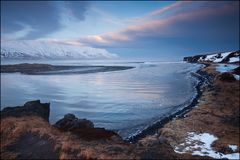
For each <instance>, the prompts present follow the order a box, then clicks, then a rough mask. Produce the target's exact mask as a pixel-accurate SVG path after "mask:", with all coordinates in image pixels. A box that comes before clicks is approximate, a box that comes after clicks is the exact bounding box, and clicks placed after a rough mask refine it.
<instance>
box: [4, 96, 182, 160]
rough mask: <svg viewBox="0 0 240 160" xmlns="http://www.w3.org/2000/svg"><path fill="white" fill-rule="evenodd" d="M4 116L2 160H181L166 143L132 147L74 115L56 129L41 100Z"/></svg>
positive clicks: (8, 110)
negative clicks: (174, 159)
mask: <svg viewBox="0 0 240 160" xmlns="http://www.w3.org/2000/svg"><path fill="white" fill-rule="evenodd" d="M1 115H2V117H1V153H0V154H1V155H0V156H1V159H161V158H162V159H166V158H170V159H171V158H179V156H178V154H176V153H174V151H173V150H172V147H171V146H170V145H169V144H168V143H166V141H165V142H164V141H158V140H157V141H154V142H153V139H148V140H145V141H139V142H137V143H135V144H131V143H128V142H125V141H123V140H122V139H121V137H120V136H118V134H117V133H115V132H113V131H110V130H106V129H104V128H94V124H93V123H92V122H91V121H89V120H86V119H79V118H77V117H76V116H75V115H73V114H67V115H65V116H64V117H63V118H62V119H61V120H59V121H58V122H57V123H56V124H55V125H53V126H52V125H51V124H49V122H48V121H47V120H48V118H49V117H47V115H48V116H49V104H48V103H47V104H44V103H41V102H40V101H39V100H37V101H30V102H27V103H26V104H24V106H18V107H12V108H5V109H3V110H2V111H1ZM154 140H156V139H154Z"/></svg>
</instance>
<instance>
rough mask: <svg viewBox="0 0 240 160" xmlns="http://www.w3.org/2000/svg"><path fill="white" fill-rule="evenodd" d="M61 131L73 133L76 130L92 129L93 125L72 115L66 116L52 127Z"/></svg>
mask: <svg viewBox="0 0 240 160" xmlns="http://www.w3.org/2000/svg"><path fill="white" fill-rule="evenodd" d="M54 126H55V127H57V128H58V129H60V130H62V131H74V130H76V129H85V128H94V124H93V123H92V122H91V121H89V120H87V119H78V118H77V117H75V115H73V114H66V115H65V116H64V118H62V119H60V120H59V121H57V122H56V124H55V125H54Z"/></svg>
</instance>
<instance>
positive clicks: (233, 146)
mask: <svg viewBox="0 0 240 160" xmlns="http://www.w3.org/2000/svg"><path fill="white" fill-rule="evenodd" d="M228 147H229V148H231V149H232V150H233V152H235V151H237V145H234V144H229V145H228Z"/></svg>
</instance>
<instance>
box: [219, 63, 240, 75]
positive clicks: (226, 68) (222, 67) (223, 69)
mask: <svg viewBox="0 0 240 160" xmlns="http://www.w3.org/2000/svg"><path fill="white" fill-rule="evenodd" d="M238 66H239V65H237V64H218V65H217V67H216V70H217V71H218V72H220V73H223V72H230V71H231V70H233V69H235V68H237V67H238Z"/></svg>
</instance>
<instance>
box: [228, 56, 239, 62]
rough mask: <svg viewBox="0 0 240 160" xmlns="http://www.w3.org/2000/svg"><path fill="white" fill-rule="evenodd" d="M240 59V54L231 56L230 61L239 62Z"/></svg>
mask: <svg viewBox="0 0 240 160" xmlns="http://www.w3.org/2000/svg"><path fill="white" fill-rule="evenodd" d="M239 59H240V56H237V57H231V58H230V59H229V62H238V61H240V60H239Z"/></svg>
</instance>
